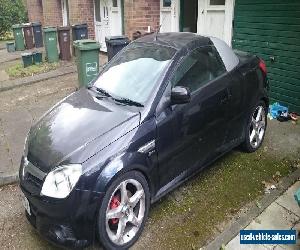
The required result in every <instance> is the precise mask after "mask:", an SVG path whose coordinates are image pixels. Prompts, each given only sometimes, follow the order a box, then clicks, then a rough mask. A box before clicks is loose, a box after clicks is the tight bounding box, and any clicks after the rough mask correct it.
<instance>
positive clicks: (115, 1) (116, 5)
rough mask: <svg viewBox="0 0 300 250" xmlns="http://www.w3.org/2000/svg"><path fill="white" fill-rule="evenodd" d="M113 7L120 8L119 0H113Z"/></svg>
mask: <svg viewBox="0 0 300 250" xmlns="http://www.w3.org/2000/svg"><path fill="white" fill-rule="evenodd" d="M112 5H113V7H114V8H115V7H118V0H112Z"/></svg>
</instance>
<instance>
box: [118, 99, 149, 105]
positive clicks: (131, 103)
mask: <svg viewBox="0 0 300 250" xmlns="http://www.w3.org/2000/svg"><path fill="white" fill-rule="evenodd" d="M113 99H114V100H115V101H117V102H120V103H124V104H127V105H132V106H137V107H144V105H143V104H141V103H139V102H136V101H133V100H130V99H128V98H113Z"/></svg>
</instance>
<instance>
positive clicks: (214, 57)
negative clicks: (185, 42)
mask: <svg viewBox="0 0 300 250" xmlns="http://www.w3.org/2000/svg"><path fill="white" fill-rule="evenodd" d="M227 80H228V79H227V74H226V71H225V67H224V65H223V63H222V61H221V60H220V58H219V57H218V54H217V53H216V51H215V49H214V47H211V46H208V47H204V48H198V49H195V50H193V51H192V52H190V53H189V54H188V55H187V56H186V57H185V58H184V59H183V60H182V61H181V63H180V64H179V66H178V67H176V69H175V70H174V73H173V75H172V76H171V78H170V82H169V86H168V87H167V89H166V91H165V96H164V97H163V98H162V102H165V100H168V99H170V93H171V88H172V87H174V86H184V87H187V88H189V89H190V91H191V101H190V102H189V103H186V104H178V105H170V104H168V105H165V106H163V105H159V107H160V109H161V110H160V111H158V113H157V117H156V122H157V142H156V145H157V152H158V161H159V175H160V183H161V187H164V186H165V185H167V186H165V187H164V188H163V189H165V188H168V185H172V184H175V183H176V182H179V181H180V180H181V179H183V178H185V177H186V176H187V175H190V174H191V172H193V171H194V170H195V169H196V168H199V167H201V166H202V165H203V164H204V163H205V162H206V161H207V160H208V159H209V157H210V156H211V155H214V154H215V151H216V150H217V148H218V147H220V145H222V143H223V141H224V138H225V135H226V131H227V125H226V121H227V112H228V89H227Z"/></svg>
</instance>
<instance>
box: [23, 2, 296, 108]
mask: <svg viewBox="0 0 300 250" xmlns="http://www.w3.org/2000/svg"><path fill="white" fill-rule="evenodd" d="M25 1H26V0H25ZM260 2H261V0H27V7H28V14H29V20H30V21H38V20H40V21H42V22H43V24H44V25H63V24H68V23H69V24H74V23H78V22H87V23H88V26H89V36H90V37H91V38H95V39H97V40H98V41H99V42H100V43H102V48H103V45H105V43H104V40H105V36H109V35H121V34H126V35H127V36H129V37H130V38H131V37H132V33H133V32H135V31H137V30H139V31H141V32H147V31H148V30H149V29H150V30H151V31H155V30H157V28H158V27H159V25H161V28H160V30H161V31H162V32H168V31H176V32H177V31H191V32H195V33H199V34H202V35H209V36H215V37H218V38H221V39H223V40H224V41H226V42H227V43H228V44H229V45H232V46H233V47H234V48H237V49H241V50H245V51H249V52H251V53H255V54H257V55H259V56H261V57H262V58H263V59H264V60H265V61H266V63H267V67H268V71H269V79H270V83H271V88H270V93H271V95H270V96H271V100H272V101H280V102H281V103H283V104H285V105H287V106H288V107H289V108H290V109H291V110H293V111H297V112H300V98H299V93H300V87H299V79H300V78H299V75H300V66H299V65H300V64H299V60H298V59H299V58H300V54H299V53H300V46H299V41H300V40H299V39H300V37H299V34H300V33H299V31H300V23H299V18H298V17H299V12H300V3H299V0H285V1H280V0H264V1H263V4H261V3H260ZM233 21H234V22H233ZM233 24H234V25H233ZM290 65H292V67H291V66H290ZM291 69H292V70H291Z"/></svg>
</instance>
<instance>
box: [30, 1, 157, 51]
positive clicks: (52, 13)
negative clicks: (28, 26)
mask: <svg viewBox="0 0 300 250" xmlns="http://www.w3.org/2000/svg"><path fill="white" fill-rule="evenodd" d="M26 1H27V7H28V18H29V21H30V22H33V21H41V22H42V24H43V25H44V26H61V25H72V24H76V23H87V24H88V27H89V37H90V38H94V39H96V40H98V41H99V42H100V43H101V45H102V47H104V46H105V42H104V41H105V36H109V35H122V34H126V35H127V36H129V37H131V36H132V33H133V32H135V31H137V30H140V31H142V32H146V31H148V29H150V30H151V31H153V30H156V29H157V28H158V26H159V18H160V15H159V8H160V7H159V0H150V1H149V0H148V1H147V0H26ZM148 26H149V28H148Z"/></svg>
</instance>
